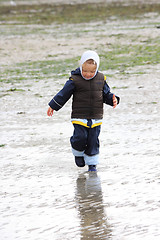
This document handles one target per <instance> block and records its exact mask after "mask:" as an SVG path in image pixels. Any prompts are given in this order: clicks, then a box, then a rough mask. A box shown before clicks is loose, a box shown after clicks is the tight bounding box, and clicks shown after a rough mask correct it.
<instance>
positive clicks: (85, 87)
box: [47, 50, 120, 171]
mask: <svg viewBox="0 0 160 240" xmlns="http://www.w3.org/2000/svg"><path fill="white" fill-rule="evenodd" d="M99 62H100V60H99V56H98V54H97V53H96V52H94V51H90V50H89V51H86V52H84V53H83V55H82V57H81V60H80V67H79V68H77V69H76V70H75V71H72V72H71V77H70V78H69V80H68V81H67V82H66V83H65V85H64V87H63V89H62V90H60V91H59V92H58V93H57V94H56V95H55V97H54V98H53V99H52V100H51V101H50V102H49V108H48V111H47V115H48V116H52V115H53V111H54V110H55V111H58V110H59V109H61V108H62V107H63V105H64V104H65V103H66V102H67V101H68V100H69V98H70V97H71V96H72V97H73V98H72V114H71V121H72V124H73V126H74V133H73V136H72V137H71V138H70V142H71V146H72V153H73V155H74V156H75V163H76V165H77V166H78V167H84V166H85V165H88V171H96V165H97V164H98V163H99V134H100V128H101V124H102V118H103V103H106V104H108V105H111V106H113V108H115V107H116V106H117V104H118V103H119V100H120V99H119V97H117V96H115V95H114V94H113V93H111V92H110V88H109V86H108V84H107V83H106V77H105V76H104V75H103V74H102V73H100V72H98V68H99Z"/></svg>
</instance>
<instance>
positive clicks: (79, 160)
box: [70, 124, 88, 167]
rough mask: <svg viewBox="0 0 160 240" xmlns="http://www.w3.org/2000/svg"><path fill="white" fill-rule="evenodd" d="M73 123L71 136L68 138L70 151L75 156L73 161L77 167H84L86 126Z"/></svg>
mask: <svg viewBox="0 0 160 240" xmlns="http://www.w3.org/2000/svg"><path fill="white" fill-rule="evenodd" d="M73 125H74V132H73V136H72V137H71V138H70V142H71V146H72V153H73V155H74V156H75V162H76V165H77V166H78V167H84V166H85V161H84V151H85V149H86V144H87V137H88V128H86V127H84V126H81V125H79V124H73Z"/></svg>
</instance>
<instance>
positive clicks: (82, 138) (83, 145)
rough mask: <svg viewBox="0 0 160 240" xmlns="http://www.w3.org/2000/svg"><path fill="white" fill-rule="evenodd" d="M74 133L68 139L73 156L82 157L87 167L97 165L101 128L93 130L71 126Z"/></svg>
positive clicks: (76, 125)
mask: <svg viewBox="0 0 160 240" xmlns="http://www.w3.org/2000/svg"><path fill="white" fill-rule="evenodd" d="M73 126H74V132H73V136H72V137H71V138H70V142H71V146H72V152H73V154H74V156H83V157H84V160H85V163H86V164H88V165H97V164H98V158H99V146H100V145H99V134H100V129H101V126H97V127H94V128H91V127H88V128H87V127H84V126H82V125H79V124H73Z"/></svg>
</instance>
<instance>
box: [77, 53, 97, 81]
mask: <svg viewBox="0 0 160 240" xmlns="http://www.w3.org/2000/svg"><path fill="white" fill-rule="evenodd" d="M89 59H93V60H94V61H95V62H96V63H97V68H96V72H95V75H96V74H97V71H98V68H99V63H100V59H99V56H98V54H97V53H96V52H95V51H91V50H88V51H86V52H84V53H83V54H82V57H81V60H80V70H81V75H82V65H83V63H84V62H86V61H87V60H89ZM95 75H94V76H95ZM86 80H90V79H86Z"/></svg>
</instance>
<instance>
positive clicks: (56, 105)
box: [49, 68, 119, 119]
mask: <svg viewBox="0 0 160 240" xmlns="http://www.w3.org/2000/svg"><path fill="white" fill-rule="evenodd" d="M99 74H100V75H101V73H99V72H98V73H97V75H99ZM97 75H96V76H95V77H97ZM102 75H103V74H102ZM102 75H101V76H102ZM103 76H104V75H103ZM77 77H78V78H80V79H82V76H81V71H80V68H77V69H76V70H75V71H72V72H71V77H70V79H69V80H68V81H67V82H66V83H65V85H64V87H63V88H62V89H61V90H60V91H59V92H58V93H57V94H56V95H55V96H54V97H53V99H52V100H51V101H50V102H49V106H50V107H51V108H52V109H54V110H55V111H58V110H60V109H61V108H62V107H63V106H64V105H65V103H66V102H67V101H68V100H69V99H70V98H71V96H73V100H72V109H73V108H74V100H75V96H76V95H75V94H76V80H75V78H77ZM105 79H106V77H105V76H104V79H103V82H104V84H103V89H102V105H103V103H105V104H107V105H110V106H113V100H112V98H113V93H111V92H110V87H109V86H108V84H107V82H106V80H105ZM78 81H79V80H78ZM84 81H85V83H86V82H88V83H90V81H91V80H89V81H86V80H84ZM101 81H102V80H100V82H101ZM97 85H100V84H99V83H98V81H97ZM85 86H86V85H85ZM116 97H117V96H116ZM117 100H118V103H119V97H117ZM84 106H85V105H84ZM72 111H73V110H72ZM74 118H80V117H79V115H76V114H75V117H74ZM84 118H86V119H87V116H85V117H84ZM96 118H97V117H96ZM101 118H102V115H101Z"/></svg>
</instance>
